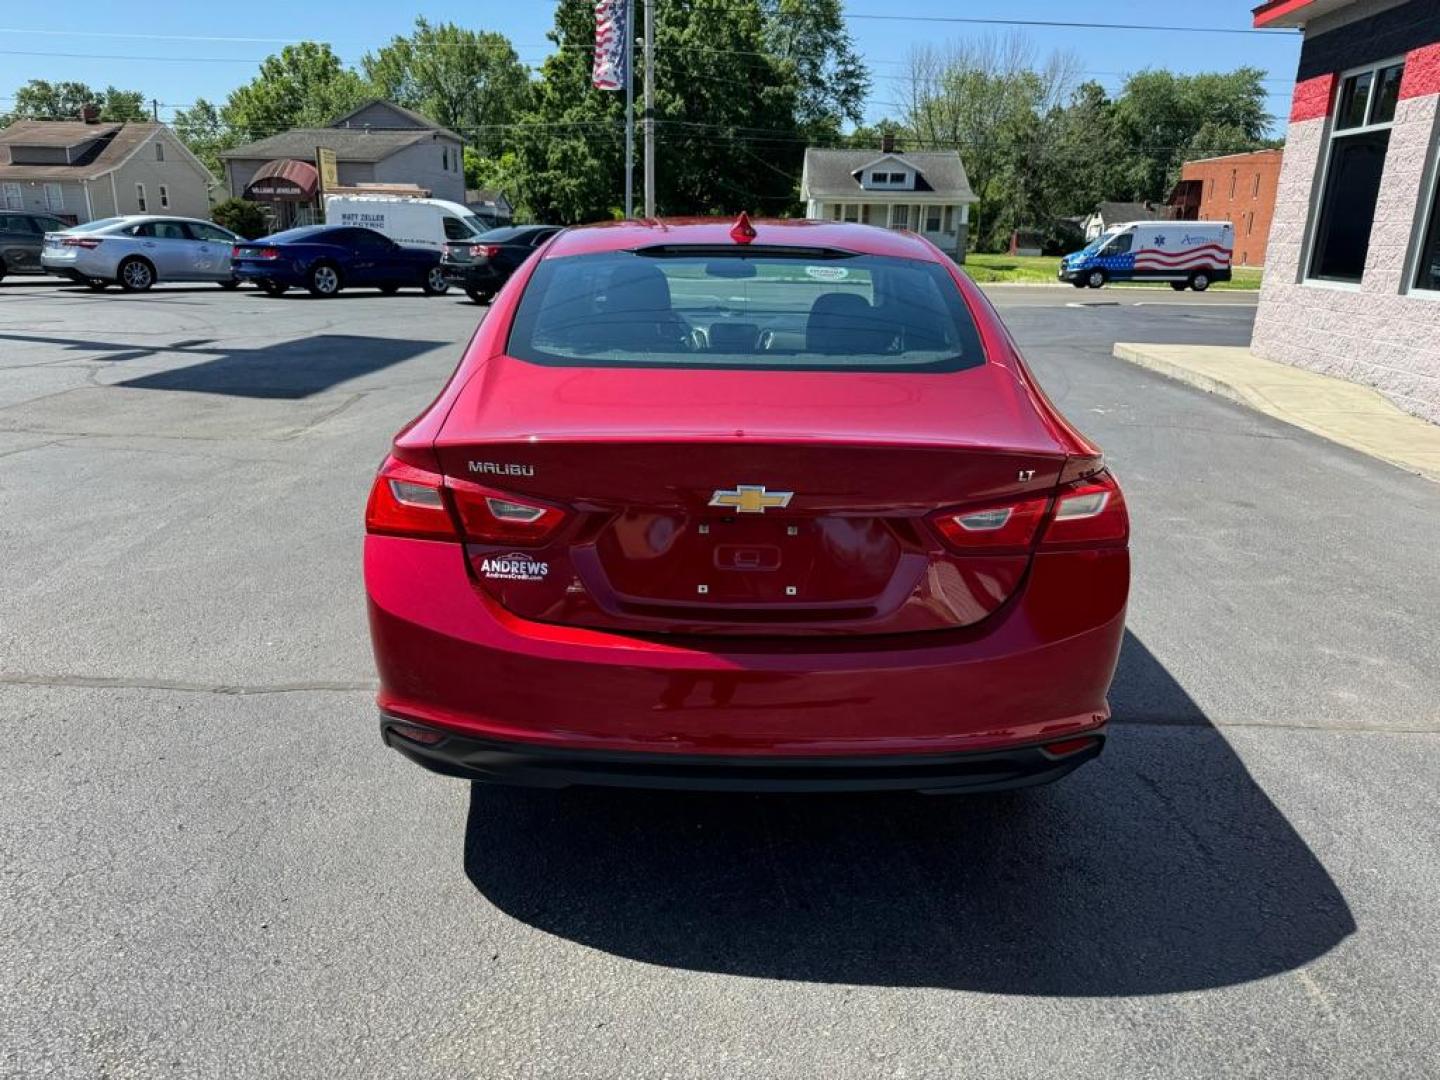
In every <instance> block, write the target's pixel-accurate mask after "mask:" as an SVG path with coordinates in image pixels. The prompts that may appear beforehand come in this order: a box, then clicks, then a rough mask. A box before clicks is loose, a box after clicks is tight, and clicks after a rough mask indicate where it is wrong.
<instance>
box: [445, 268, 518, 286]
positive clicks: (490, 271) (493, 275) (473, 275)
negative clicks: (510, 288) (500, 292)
mask: <svg viewBox="0 0 1440 1080" xmlns="http://www.w3.org/2000/svg"><path fill="white" fill-rule="evenodd" d="M440 271H441V273H443V274H444V275H445V280H446V281H448V282H450V284H451V285H458V286H459V287H460V288H462V289H489V290H497V289H499V288H500V286H502V285H504V284H505V277H506V275H504V274H502V273H501V272H500V271H499V270H497V269H496V268H495V267H493V266H491V265H489V264H488V263H449V262H442V263H441V264H440Z"/></svg>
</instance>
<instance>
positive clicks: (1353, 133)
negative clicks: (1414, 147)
mask: <svg viewBox="0 0 1440 1080" xmlns="http://www.w3.org/2000/svg"><path fill="white" fill-rule="evenodd" d="M1403 68H1404V65H1403V64H1394V65H1390V66H1388V67H1383V68H1372V69H1371V70H1369V71H1361V72H1358V73H1355V74H1352V75H1347V76H1346V77H1345V78H1344V80H1343V81H1342V82H1341V89H1340V108H1339V110H1338V111H1337V112H1336V114H1335V122H1334V125H1333V127H1332V128H1331V131H1330V144H1329V149H1328V155H1327V160H1326V165H1325V179H1324V184H1323V187H1322V188H1321V192H1320V202H1319V204H1318V206H1317V208H1316V213H1315V218H1314V221H1315V231H1314V240H1313V244H1314V246H1313V248H1312V249H1311V254H1310V269H1309V276H1310V277H1311V278H1316V279H1320V280H1324V281H1341V282H1349V283H1352V284H1353V283H1357V282H1359V281H1360V280H1361V278H1362V277H1364V275H1365V257H1366V255H1367V254H1368V253H1369V251H1370V229H1371V226H1372V225H1374V223H1375V202H1376V200H1377V199H1378V198H1379V195H1380V178H1381V177H1382V176H1383V175H1384V173H1385V155H1386V153H1387V151H1388V150H1389V148H1390V125H1391V122H1392V121H1393V120H1394V117H1395V107H1394V103H1393V102H1391V103H1390V104H1389V105H1388V106H1387V105H1386V104H1385V103H1384V98H1385V97H1386V96H1387V95H1388V94H1390V93H1391V91H1390V90H1389V89H1388V88H1389V86H1390V85H1391V83H1393V84H1394V87H1395V93H1396V94H1398V92H1399V80H1400V76H1401V74H1402V73H1403ZM1377 84H1378V85H1379V87H1380V91H1379V93H1375V92H1374V88H1375V86H1376V85H1377ZM1387 109H1388V113H1387ZM1382 117H1383V119H1382Z"/></svg>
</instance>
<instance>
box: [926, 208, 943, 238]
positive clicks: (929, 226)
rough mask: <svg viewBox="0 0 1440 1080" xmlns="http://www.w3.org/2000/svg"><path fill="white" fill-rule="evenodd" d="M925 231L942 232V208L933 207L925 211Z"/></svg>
mask: <svg viewBox="0 0 1440 1080" xmlns="http://www.w3.org/2000/svg"><path fill="white" fill-rule="evenodd" d="M925 231H926V232H939V231H940V207H938V206H932V207H930V208H929V209H928V210H926V211H925Z"/></svg>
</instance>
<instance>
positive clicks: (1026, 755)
mask: <svg viewBox="0 0 1440 1080" xmlns="http://www.w3.org/2000/svg"><path fill="white" fill-rule="evenodd" d="M397 725H401V726H402V727H403V726H405V725H409V721H406V720H404V719H402V718H400V717H395V716H390V715H388V714H383V713H382V714H381V717H380V735H381V738H382V739H383V740H384V741H385V744H386V745H387V746H390V747H392V748H393V749H395V750H398V751H400V753H402V754H404V755H405V756H406V757H408V758H409V759H410V760H411V761H414V762H416V763H417V764H419V765H423V766H424V767H425V768H427V769H430V770H431V771H432V772H437V773H442V774H444V775H446V776H455V777H460V778H462V779H466V780H479V781H486V782H490V783H498V784H513V785H519V786H522V787H547V788H562V787H570V786H573V785H595V786H602V787H634V788H668V789H678V790H693V791H771V792H807V791H811V792H829V791H923V792H931V793H936V794H941V793H949V792H956V793H958V792H966V791H1003V790H1005V789H1007V788H1019V787H1030V786H1032V785H1035V784H1047V783H1050V782H1051V781H1054V780H1058V779H1060V778H1061V777H1062V776H1065V775H1066V774H1067V773H1070V772H1072V771H1074V770H1075V769H1076V768H1078V767H1079V766H1080V765H1082V764H1084V763H1085V762H1087V761H1089V760H1091V759H1092V758H1095V757H1098V756H1099V754H1100V751H1101V750H1102V749H1104V745H1105V732H1104V730H1103V729H1100V730H1097V731H1091V732H1086V733H1085V735H1084V737H1086V738H1090V739H1093V741H1092V742H1091V743H1089V744H1088V745H1086V746H1085V747H1084V748H1083V749H1080V750H1076V751H1074V752H1073V753H1069V754H1066V755H1064V756H1063V757H1057V756H1055V755H1053V754H1051V753H1049V752H1048V751H1046V750H1045V749H1044V748H1043V747H1041V746H1022V747H1015V748H1013V749H1009V750H992V751H983V752H975V753H962V754H909V755H903V756H902V755H894V754H891V755H877V756H871V757H823V758H819V757H817V758H784V757H768V758H755V757H734V756H729V757H722V756H719V755H711V754H644V753H628V752H619V751H614V752H611V751H595V750H563V749H555V748H551V747H535V746H528V745H524V744H521V743H513V742H500V741H492V740H488V739H475V738H471V737H469V736H465V735H453V734H446V735H445V736H444V737H443V738H442V739H440V741H438V742H436V743H432V744H422V743H419V742H416V741H415V740H413V739H410V738H407V737H406V736H405V735H404V734H402V733H401V731H400V730H397ZM413 726H418V725H413ZM429 730H431V731H436V730H438V729H435V728H431V729H429Z"/></svg>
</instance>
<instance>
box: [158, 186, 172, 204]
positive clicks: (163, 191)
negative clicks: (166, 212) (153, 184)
mask: <svg viewBox="0 0 1440 1080" xmlns="http://www.w3.org/2000/svg"><path fill="white" fill-rule="evenodd" d="M160 205H161V206H162V207H168V206H169V205H170V189H169V188H168V187H167V186H165V185H164V184H161V185H160Z"/></svg>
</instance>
